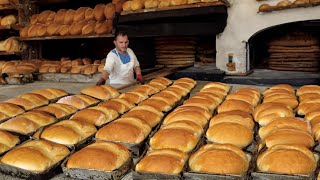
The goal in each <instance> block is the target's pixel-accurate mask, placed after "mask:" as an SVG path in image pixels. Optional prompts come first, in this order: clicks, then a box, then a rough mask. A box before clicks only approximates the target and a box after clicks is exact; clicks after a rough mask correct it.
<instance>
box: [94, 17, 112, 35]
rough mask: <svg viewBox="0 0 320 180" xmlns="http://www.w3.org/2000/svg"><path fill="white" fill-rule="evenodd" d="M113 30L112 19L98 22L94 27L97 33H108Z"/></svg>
mask: <svg viewBox="0 0 320 180" xmlns="http://www.w3.org/2000/svg"><path fill="white" fill-rule="evenodd" d="M111 30H112V20H105V21H100V22H96V26H95V27H94V32H95V33H96V34H108V33H110V32H111Z"/></svg>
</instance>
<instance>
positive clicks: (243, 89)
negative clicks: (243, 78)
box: [235, 87, 261, 97]
mask: <svg viewBox="0 0 320 180" xmlns="http://www.w3.org/2000/svg"><path fill="white" fill-rule="evenodd" d="M239 92H246V93H248V92H250V93H253V94H256V95H257V96H258V97H260V96H261V94H260V90H259V89H258V88H252V87H247V88H240V89H238V90H236V92H235V93H239Z"/></svg>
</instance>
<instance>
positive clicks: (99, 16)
mask: <svg viewBox="0 0 320 180" xmlns="http://www.w3.org/2000/svg"><path fill="white" fill-rule="evenodd" d="M104 9H105V5H104V4H97V5H96V6H95V7H94V9H93V15H94V18H95V20H96V21H104V20H105V19H106V17H105V16H104Z"/></svg>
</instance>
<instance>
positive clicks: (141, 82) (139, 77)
mask: <svg viewBox="0 0 320 180" xmlns="http://www.w3.org/2000/svg"><path fill="white" fill-rule="evenodd" d="M134 70H135V72H136V79H137V81H139V83H140V84H144V78H143V77H142V74H141V68H140V66H136V67H135V68H134Z"/></svg>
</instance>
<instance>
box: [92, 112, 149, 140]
mask: <svg viewBox="0 0 320 180" xmlns="http://www.w3.org/2000/svg"><path fill="white" fill-rule="evenodd" d="M150 132H151V127H150V126H149V124H148V123H147V122H145V121H143V120H141V119H138V118H133V117H123V118H120V119H117V120H116V121H113V122H111V123H109V124H107V125H106V126H104V127H102V128H101V129H100V130H99V131H98V132H97V134H96V138H98V139H102V140H107V141H119V142H127V143H133V144H137V143H140V142H141V141H143V140H144V139H145V138H146V137H147V136H148V135H149V133H150Z"/></svg>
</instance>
